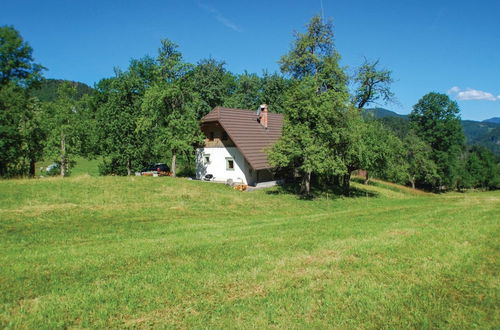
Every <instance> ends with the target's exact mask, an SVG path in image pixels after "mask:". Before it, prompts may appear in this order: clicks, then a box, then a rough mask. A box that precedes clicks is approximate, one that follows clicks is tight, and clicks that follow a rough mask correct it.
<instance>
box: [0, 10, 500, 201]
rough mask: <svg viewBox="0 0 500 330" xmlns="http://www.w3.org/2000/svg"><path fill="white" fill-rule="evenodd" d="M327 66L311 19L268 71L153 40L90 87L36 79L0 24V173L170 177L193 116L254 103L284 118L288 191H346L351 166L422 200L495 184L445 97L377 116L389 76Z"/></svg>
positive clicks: (320, 28) (181, 157) (498, 171)
mask: <svg viewBox="0 0 500 330" xmlns="http://www.w3.org/2000/svg"><path fill="white" fill-rule="evenodd" d="M340 59H341V55H340V54H339V52H338V50H337V49H336V47H335V43H334V31H333V26H332V24H331V22H330V21H324V20H322V19H321V18H320V17H319V16H315V17H312V18H311V20H310V22H309V24H308V25H307V26H306V27H305V29H304V31H303V32H300V33H296V34H295V39H294V41H293V43H292V45H291V47H290V49H289V51H288V52H287V53H286V54H284V55H283V56H282V57H281V58H280V59H277V60H278V63H279V64H280V72H279V73H277V72H275V73H269V72H263V73H262V74H261V75H257V74H254V73H248V72H244V73H242V74H234V73H232V72H230V71H229V70H227V69H226V65H225V62H224V61H222V60H218V59H214V58H210V57H209V58H206V59H202V60H200V61H198V62H197V63H195V64H193V63H188V62H186V61H185V60H184V59H183V55H182V53H181V51H180V49H179V46H178V45H177V44H175V43H174V42H172V41H171V40H168V39H163V40H160V42H159V48H158V51H157V54H156V56H149V55H148V56H144V57H142V58H139V59H131V60H130V64H129V66H128V67H127V68H126V69H120V68H115V71H114V75H113V76H112V77H106V78H103V79H101V80H100V81H99V82H97V83H96V84H95V85H94V86H93V88H90V87H88V86H86V85H84V84H80V83H75V82H67V81H57V80H49V79H45V78H44V75H43V74H44V71H45V70H46V68H44V67H43V64H39V63H35V61H34V59H33V49H32V48H31V47H30V45H29V43H28V42H26V41H25V40H24V39H23V38H22V36H21V34H20V32H19V31H17V30H16V29H15V28H14V27H13V26H3V27H0V176H1V177H3V178H12V177H28V176H31V177H33V176H35V170H36V166H37V163H39V162H40V161H42V160H50V161H54V162H56V163H57V164H58V165H59V168H60V175H61V176H63V177H64V176H68V175H70V173H71V168H72V166H73V165H74V164H75V158H76V157H85V158H98V159H102V162H101V164H100V166H99V171H100V174H101V175H132V174H133V173H134V172H135V171H137V170H139V169H141V168H142V167H144V166H145V165H146V164H149V163H152V162H158V161H164V162H167V163H168V164H171V165H172V172H173V175H174V176H175V175H190V173H191V172H192V170H193V167H194V152H195V149H196V147H197V146H200V145H201V143H202V141H203V137H202V135H201V131H200V129H199V121H200V119H201V118H202V117H203V116H204V115H205V114H207V113H208V112H209V111H210V110H212V109H213V108H214V107H216V106H225V107H231V108H242V109H257V107H258V106H259V104H262V103H266V104H268V105H269V109H270V111H271V112H277V113H283V114H284V115H285V125H284V128H283V135H282V138H281V139H280V140H279V141H278V143H276V144H275V145H274V146H273V147H272V148H271V149H270V150H268V151H267V152H268V156H269V160H270V162H271V164H272V165H273V166H275V168H276V171H277V172H278V173H279V174H280V175H282V176H283V177H286V178H288V181H289V182H290V183H291V184H292V185H293V187H295V188H294V189H296V190H295V191H296V192H297V193H300V194H303V195H311V194H312V193H314V191H317V190H324V189H332V190H334V191H337V192H338V193H339V194H346V195H348V194H350V191H351V188H350V182H351V176H352V175H353V174H354V173H356V171H358V170H361V169H362V170H364V171H363V173H365V181H366V182H368V181H369V180H370V179H371V178H380V179H383V180H388V181H391V182H395V183H400V184H405V185H408V186H411V187H413V188H422V189H426V190H429V191H435V192H443V191H450V190H459V191H461V190H465V189H471V188H477V189H498V188H499V187H500V157H499V156H498V154H497V155H496V154H494V153H493V152H492V151H491V150H489V149H488V148H486V147H484V146H482V145H478V144H474V142H475V141H477V140H471V141H468V143H466V139H465V135H464V129H463V127H465V126H464V125H463V124H461V120H460V109H459V107H458V105H457V103H456V102H455V101H453V100H451V99H450V98H449V96H448V95H446V94H442V93H436V92H432V91H430V92H429V93H428V94H426V95H423V96H422V97H421V98H420V100H419V101H418V102H417V103H416V104H415V105H414V106H413V110H412V112H411V113H410V114H409V116H408V118H407V120H406V119H405V120H403V121H402V120H399V119H397V118H394V117H384V118H376V117H374V116H370V115H369V113H370V111H369V109H370V108H369V107H370V106H372V107H373V106H380V105H384V104H390V103H391V102H396V100H397V96H396V95H394V93H393V92H392V90H391V84H392V83H393V81H394V77H393V73H392V72H391V70H389V69H387V68H383V67H381V66H380V64H379V61H378V60H369V59H365V61H364V62H363V63H361V64H360V66H359V67H357V68H353V69H352V70H349V72H351V71H352V73H349V74H348V70H347V68H345V67H342V66H341V64H340ZM492 125H493V124H492ZM493 129H494V130H495V129H496V130H497V131H498V128H493ZM471 142H472V143H471ZM494 147H497V146H494ZM176 163H177V164H178V166H176V165H175V164H176Z"/></svg>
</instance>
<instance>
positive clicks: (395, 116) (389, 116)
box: [365, 108, 500, 155]
mask: <svg viewBox="0 0 500 330" xmlns="http://www.w3.org/2000/svg"><path fill="white" fill-rule="evenodd" d="M365 113H366V115H368V116H372V117H373V118H376V119H378V120H380V121H381V122H383V123H384V124H385V125H386V126H388V127H390V128H391V129H392V130H394V131H396V132H398V135H400V134H403V135H404V132H406V131H407V130H408V124H407V120H408V116H407V115H401V114H399V113H396V112H394V111H391V110H388V109H384V108H370V109H366V111H365ZM460 123H461V125H462V128H463V130H464V135H465V139H466V143H467V144H468V145H471V146H472V145H480V146H483V147H485V148H487V149H488V150H490V151H491V152H493V153H494V154H495V155H500V118H491V119H487V120H483V121H474V120H461V121H460Z"/></svg>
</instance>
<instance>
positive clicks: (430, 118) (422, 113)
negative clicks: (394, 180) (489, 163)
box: [409, 93, 464, 190]
mask: <svg viewBox="0 0 500 330" xmlns="http://www.w3.org/2000/svg"><path fill="white" fill-rule="evenodd" d="M459 112H460V110H459V108H458V105H457V103H456V102H454V101H452V100H450V98H449V97H448V96H447V95H445V94H439V93H429V94H426V95H424V96H423V97H422V98H421V99H420V100H419V101H418V103H417V104H415V106H413V111H412V112H411V113H410V116H409V119H410V128H411V129H413V130H414V131H415V133H416V134H417V136H418V137H420V138H421V139H422V140H423V141H424V142H426V143H427V144H429V146H430V147H431V148H432V153H431V159H432V160H433V161H434V162H435V163H436V166H437V174H438V176H439V181H438V182H437V185H436V186H435V188H437V189H440V190H441V189H443V188H446V189H451V188H453V187H454V186H455V185H456V180H457V178H458V167H459V157H460V154H461V152H462V149H463V146H464V134H463V131H462V126H461V125H460V117H459Z"/></svg>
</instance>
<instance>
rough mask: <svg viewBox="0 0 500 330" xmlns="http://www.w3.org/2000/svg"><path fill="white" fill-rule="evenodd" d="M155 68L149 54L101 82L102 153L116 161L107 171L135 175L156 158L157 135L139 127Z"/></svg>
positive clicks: (99, 125)
mask: <svg viewBox="0 0 500 330" xmlns="http://www.w3.org/2000/svg"><path fill="white" fill-rule="evenodd" d="M145 69H146V70H145ZM153 70H156V67H155V66H152V65H150V59H149V58H145V59H143V60H142V61H141V60H136V61H132V62H131V65H130V67H129V70H128V71H126V72H122V71H120V70H116V72H115V77H113V78H112V79H106V80H104V81H101V82H100V83H99V84H98V96H97V97H98V98H100V99H101V101H100V104H99V106H98V110H97V113H96V122H97V125H98V130H97V131H98V132H99V134H100V137H99V141H100V144H99V147H100V154H101V155H103V156H106V157H107V158H108V160H109V161H110V164H113V168H111V169H108V170H107V171H105V172H106V173H113V174H126V175H132V172H133V170H134V169H136V168H139V167H141V166H143V165H145V164H144V163H145V162H147V161H148V160H150V159H151V158H153V157H152V148H153V144H154V141H153V138H152V136H151V135H150V134H149V133H150V132H148V131H144V130H141V129H139V126H140V122H141V114H142V112H141V104H142V101H143V96H144V94H145V92H146V90H147V88H148V87H149V86H150V85H151V84H153V83H154V80H155V79H154V73H153V72H152V71H153ZM99 94H100V95H99ZM122 168H123V169H124V172H122V171H121V169H122Z"/></svg>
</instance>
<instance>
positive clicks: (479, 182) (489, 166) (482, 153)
mask: <svg viewBox="0 0 500 330" xmlns="http://www.w3.org/2000/svg"><path fill="white" fill-rule="evenodd" d="M499 174H500V173H498V169H497V164H496V162H495V157H494V154H493V153H492V152H491V151H489V150H488V149H486V148H485V147H483V146H472V147H471V148H470V149H469V150H467V151H466V152H465V153H464V155H463V169H462V173H461V178H460V179H461V180H460V184H461V188H482V189H488V188H493V189H494V188H496V185H497V182H496V180H497V179H498V175H499Z"/></svg>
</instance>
